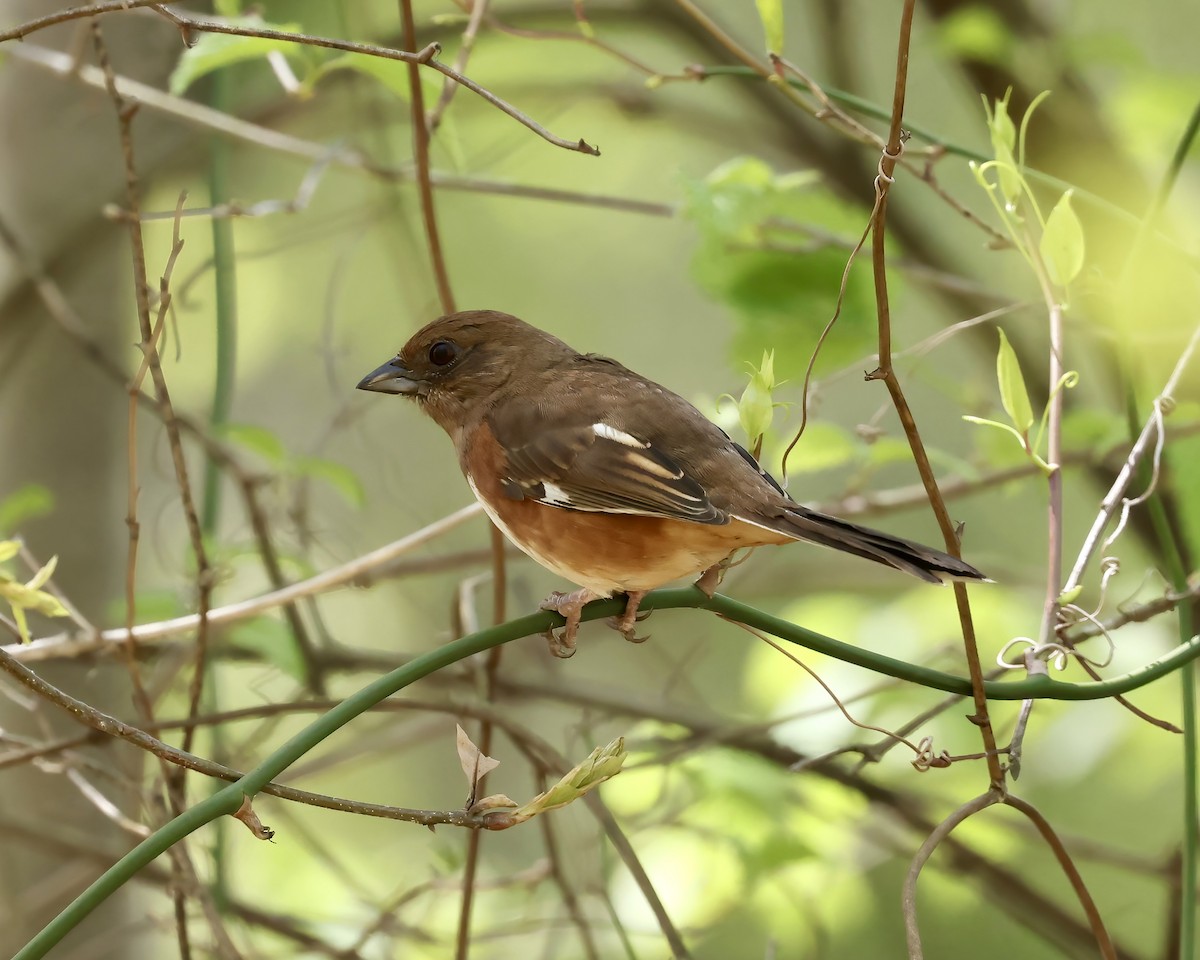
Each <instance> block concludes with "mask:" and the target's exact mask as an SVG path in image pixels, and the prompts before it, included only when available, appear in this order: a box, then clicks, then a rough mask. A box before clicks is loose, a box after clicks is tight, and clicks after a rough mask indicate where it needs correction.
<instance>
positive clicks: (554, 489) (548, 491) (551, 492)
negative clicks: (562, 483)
mask: <svg viewBox="0 0 1200 960" xmlns="http://www.w3.org/2000/svg"><path fill="white" fill-rule="evenodd" d="M542 489H543V490H544V491H545V493H544V494H543V495H542V496H541V497H540V498H539V499H540V500H541V501H542V503H548V504H551V505H552V506H555V507H569V506H571V498H570V496H569V495H568V494H567V491H566V490H564V489H563V488H562V487H559V486H556V485H555V484H553V483H547V482H546V481H545V480H543V481H542Z"/></svg>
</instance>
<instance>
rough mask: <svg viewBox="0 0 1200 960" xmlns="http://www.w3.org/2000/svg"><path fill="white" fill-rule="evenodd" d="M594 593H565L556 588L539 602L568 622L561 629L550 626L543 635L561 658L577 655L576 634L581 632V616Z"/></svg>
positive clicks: (554, 654) (554, 653)
mask: <svg viewBox="0 0 1200 960" xmlns="http://www.w3.org/2000/svg"><path fill="white" fill-rule="evenodd" d="M594 596H595V595H594V594H592V593H591V592H590V591H588V590H576V591H574V592H573V593H563V592H562V591H560V590H555V591H554V592H553V593H552V594H550V596H548V597H547V598H546V599H545V600H543V601H542V602H541V604H539V606H540V607H541V609H543V610H553V611H554V612H555V613H557V614H558V615H559V616H560V617H563V618H564V619H565V620H566V621H567V622H566V624H565V625H564V626H563V627H562V629H561V630H555V629H554V628H553V627H550V628H549V629H548V630H547V631H546V632H545V633H544V634H543V636H544V637H545V638H546V645H547V646H548V647H549V649H550V653H551V654H552V655H553V656H555V657H558V658H559V659H560V660H566V659H567V658H568V657H573V656H574V655H575V635H576V634H577V633H578V632H579V617H580V614H581V613H582V612H583V608H584V606H586V604H587V603H588V601H589V600H592V599H594Z"/></svg>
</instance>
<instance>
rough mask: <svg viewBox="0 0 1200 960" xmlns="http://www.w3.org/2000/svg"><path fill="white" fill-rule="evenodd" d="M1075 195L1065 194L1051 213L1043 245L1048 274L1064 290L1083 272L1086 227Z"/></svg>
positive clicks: (1043, 233) (1069, 192) (1043, 256)
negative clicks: (1074, 202) (1073, 201)
mask: <svg viewBox="0 0 1200 960" xmlns="http://www.w3.org/2000/svg"><path fill="white" fill-rule="evenodd" d="M1071 193H1072V191H1070V190H1068V191H1067V192H1066V193H1064V194H1063V195H1062V196H1061V197H1060V198H1059V201H1058V203H1056V204H1055V205H1054V209H1053V210H1051V211H1050V216H1048V217H1047V218H1046V228H1045V229H1044V230H1043V231H1042V241H1041V244H1040V245H1039V250H1040V251H1041V254H1042V262H1043V263H1045V265H1046V273H1048V274H1049V275H1050V279H1051V281H1052V282H1053V283H1055V284H1056V285H1057V286H1060V287H1066V286H1068V285H1069V284H1070V283H1071V281H1072V280H1074V279H1075V278H1076V277H1077V276H1079V271H1080V270H1082V269H1083V255H1084V242H1083V224H1081V223H1080V222H1079V217H1078V216H1076V214H1075V210H1074V208H1072V206H1071Z"/></svg>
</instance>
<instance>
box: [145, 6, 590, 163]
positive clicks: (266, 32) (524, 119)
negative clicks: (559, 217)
mask: <svg viewBox="0 0 1200 960" xmlns="http://www.w3.org/2000/svg"><path fill="white" fill-rule="evenodd" d="M158 12H159V13H161V14H162V15H163V16H165V17H167V18H168V19H169V20H170V21H171V22H172V23H174V24H175V25H176V26H178V27H179V28H180V29H181V30H195V31H197V32H200V33H221V34H227V35H230V36H238V37H258V38H260V39H263V40H279V41H281V42H283V43H298V44H303V45H306V46H310V47H324V48H325V49H328V50H341V51H343V52H345V53H358V54H362V55H363V56H368V57H380V58H382V59H384V60H400V61H403V62H404V63H413V64H419V65H421V66H426V67H429V68H430V69H432V70H436V71H437V72H438V73H440V74H442V76H444V77H447V78H449V79H451V80H453V81H454V82H455V83H460V84H462V85H463V86H464V87H466V88H467V89H468V90H470V91H471V92H472V93H474V94H476V95H477V96H480V97H482V98H483V99H484V100H486V101H487V102H488V103H490V104H491V105H492V106H493V107H495V108H496V109H497V110H499V111H501V112H502V113H506V114H508V115H509V116H510V117H512V118H513V119H514V120H516V121H517V122H518V123H520V124H521V125H522V126H524V127H527V128H528V129H530V130H532V131H533V132H534V133H536V134H537V135H538V136H539V137H541V138H542V139H543V140H545V141H546V142H547V143H552V144H554V146H556V147H562V148H563V149H564V150H573V151H575V152H577V153H586V154H589V155H591V156H595V157H598V156H600V151H599V150H598V149H596V148H595V147H593V146H591V145H590V144H589V143H587V142H586V141H585V140H583V139H579V140H574V141H573V140H565V139H563V138H562V137H557V136H555V135H554V134H553V133H551V132H550V131H549V130H547V129H546V128H545V127H543V126H542V125H541V124H540V123H538V122H537V121H536V120H534V119H533V118H532V117H529V116H527V115H526V114H524V113H522V112H521V111H520V110H518V109H517V108H516V107H514V106H513V105H512V104H511V103H509V102H508V101H506V100H502V99H500V98H499V97H498V96H496V95H495V94H494V93H492V92H491V91H490V90H486V89H484V88H483V87H481V86H480V85H479V84H478V83H476V82H475V81H474V80H472V79H471V78H470V77H465V76H463V75H462V74H461V73H457V72H456V71H455V70H453V69H451V68H450V67H448V66H446V65H445V64H444V63H441V62H440V61H438V60H436V59H435V57H436V56H437V54H438V51H439V50H440V47H439V46H438V45H437V44H436V43H433V44H430V45H429V46H427V47H425V48H424V49H423V50H420V51H417V52H416V53H410V52H408V51H404V50H393V49H392V48H391V47H380V46H377V45H375V44H373V43H358V42H356V41H353V40H341V39H338V38H336V37H318V36H313V35H312V34H307V33H289V32H288V31H286V30H272V29H270V28H268V27H251V26H246V25H244V24H239V23H228V22H224V21H219V20H202V19H199V18H197V17H190V16H182V15H180V14H179V13H176V12H174V11H170V10H166V9H159V10H158Z"/></svg>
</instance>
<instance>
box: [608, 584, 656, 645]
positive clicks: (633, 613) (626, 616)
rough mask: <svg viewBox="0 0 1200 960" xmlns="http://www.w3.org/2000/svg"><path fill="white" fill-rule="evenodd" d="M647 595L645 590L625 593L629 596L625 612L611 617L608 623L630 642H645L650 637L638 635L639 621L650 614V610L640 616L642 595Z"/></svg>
mask: <svg viewBox="0 0 1200 960" xmlns="http://www.w3.org/2000/svg"><path fill="white" fill-rule="evenodd" d="M645 595H646V591H645V590H631V591H630V592H629V593H627V594H626V595H625V596H626V598H627V599H626V601H625V612H624V613H623V614H621V615H620V616H619V617H610V618H609V620H608V625H609V626H610V627H612V628H613V629H614V630H616V631H617V632H619V633H620V634H621V636H623V637H624V638H625V639H626V640H628V641H629V642H630V643H645V642H646V641H647V640H649V639H650V637H649V635H647V636H644V637H639V636H638V635H637V624H638V621H639V620H643V619H645V618H646V617H648V616H650V611H649V610H647V611H646V612H644V613H643V614H642V615H641V616H638V604H639V603H641V602H642V597H644V596H645Z"/></svg>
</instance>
